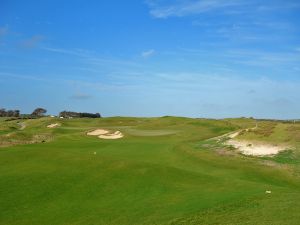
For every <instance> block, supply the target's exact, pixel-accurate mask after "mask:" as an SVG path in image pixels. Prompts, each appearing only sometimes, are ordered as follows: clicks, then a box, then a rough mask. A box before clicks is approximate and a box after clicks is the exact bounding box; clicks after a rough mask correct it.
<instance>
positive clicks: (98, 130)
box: [87, 129, 109, 136]
mask: <svg viewBox="0 0 300 225" xmlns="http://www.w3.org/2000/svg"><path fill="white" fill-rule="evenodd" d="M108 133H109V131H108V130H103V129H97V130H93V131H90V132H88V133H87V135H92V136H99V135H103V134H108Z"/></svg>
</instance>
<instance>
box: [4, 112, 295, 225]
mask: <svg viewBox="0 0 300 225" xmlns="http://www.w3.org/2000/svg"><path fill="white" fill-rule="evenodd" d="M16 122H17V121H15V122H13V121H11V122H2V121H1V124H0V130H1V129H3V130H6V131H7V132H8V133H10V132H11V133H15V135H16V136H15V138H14V139H15V140H16V141H18V140H24V141H25V140H26V139H28V140H31V138H32V137H33V136H34V135H40V134H48V135H50V136H51V141H49V142H46V143H41V142H39V143H34V144H22V142H21V141H20V142H19V143H18V144H19V145H16V146H10V147H3V148H0V224H3V225H4V224H5V225H10V224H11V225H25V224H26V225H27V224H28V225H29V224H30V225H35V224H36V225H40V224H43V225H47V224H49V225H55V224H58V225H69V224H72V225H73V224H74V225H81V224H84V225H92V224H151V225H152V224H228V225H229V224H234V225H236V224H251V225H254V224H272V225H273V224H275V225H276V224H278V225H279V224H298V221H300V215H299V213H297V212H299V211H300V204H299V202H300V180H299V173H297V169H298V168H299V166H298V164H297V163H290V164H288V165H289V167H277V166H270V165H264V164H262V163H261V160H262V159H256V158H254V157H245V156H242V155H234V156H232V155H227V154H222V155H221V154H219V153H218V151H216V150H215V149H219V150H220V149H222V145H220V144H218V143H215V142H213V141H206V139H208V138H212V137H215V136H219V135H222V134H224V133H227V132H231V131H233V130H238V129H240V128H246V127H247V125H249V126H248V127H253V124H254V125H255V121H253V120H250V119H229V120H205V119H189V118H179V117H163V118H126V117H117V118H103V119H70V120H60V119H55V118H43V119H38V120H27V121H25V122H26V126H27V127H26V128H25V129H24V130H22V131H20V130H14V129H11V128H7V127H10V126H11V125H13V124H14V123H16ZM55 122H59V123H60V124H61V127H58V128H55V129H47V128H46V126H47V125H48V124H51V123H55ZM7 123H12V124H7ZM15 125H16V124H14V125H13V126H15ZM281 126H282V125H278V124H277V125H276V126H275V128H273V130H272V131H273V133H271V134H270V135H269V136H268V137H267V138H270V139H271V138H274V139H276V134H274V132H275V131H276V132H284V133H285V134H286V135H287V136H291V135H293V137H294V136H297V135H298V133H297V129H295V128H289V126H294V125H292V124H285V125H284V126H283V127H281ZM286 126H287V127H286ZM94 128H111V129H119V130H121V131H122V132H124V134H125V137H124V138H122V139H118V140H101V139H98V138H96V137H91V136H86V135H85V133H86V131H88V130H91V129H94ZM277 128H278V131H277ZM16 129H18V128H17V126H16ZM132 130H134V132H138V131H141V133H142V135H140V136H136V135H133V134H130V132H128V133H126V131H132ZM166 131H176V133H175V132H174V133H168V134H167V135H158V136H157V135H155V136H154V135H152V134H162V133H164V132H166ZM6 134H7V133H6ZM6 134H0V138H4V136H5V135H6ZM145 134H148V135H145ZM149 134H151V135H149ZM251 135H252V134H251ZM255 135H256V136H257V137H260V138H266V136H264V135H260V134H255ZM249 138H253V137H252V136H251V137H250V136H249ZM289 143H293V144H295V145H297V144H298V139H296V138H295V139H292V140H291V141H289ZM95 152H96V154H94V153H95ZM278 157H279V159H283V158H285V159H286V161H289V162H291V161H294V160H296V159H297V157H296V158H292V157H291V155H290V153H287V155H282V156H278ZM280 157H281V158H280ZM276 163H285V162H281V161H280V160H278V161H277V162H276ZM266 190H271V191H272V194H270V195H266V194H265V191H266Z"/></svg>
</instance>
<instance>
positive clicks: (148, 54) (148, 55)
mask: <svg viewBox="0 0 300 225" xmlns="http://www.w3.org/2000/svg"><path fill="white" fill-rule="evenodd" d="M154 54H155V50H154V49H150V50H148V51H144V52H142V54H141V56H142V57H143V58H148V57H150V56H153V55H154Z"/></svg>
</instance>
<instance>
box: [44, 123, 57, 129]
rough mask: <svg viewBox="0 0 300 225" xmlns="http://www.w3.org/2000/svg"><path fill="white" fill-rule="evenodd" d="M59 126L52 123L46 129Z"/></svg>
mask: <svg viewBox="0 0 300 225" xmlns="http://www.w3.org/2000/svg"><path fill="white" fill-rule="evenodd" d="M59 126H60V124H59V123H52V124H49V125H48V126H47V128H55V127H59Z"/></svg>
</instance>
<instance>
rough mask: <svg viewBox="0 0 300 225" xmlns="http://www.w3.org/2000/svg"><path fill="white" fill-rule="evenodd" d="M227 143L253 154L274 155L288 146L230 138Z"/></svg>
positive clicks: (244, 152) (247, 153)
mask: <svg viewBox="0 0 300 225" xmlns="http://www.w3.org/2000/svg"><path fill="white" fill-rule="evenodd" d="M226 144H227V145H231V146H233V147H235V148H237V149H238V150H239V151H240V152H242V153H243V154H244V155H253V156H272V155H276V154H277V153H279V152H280V151H284V150H286V146H278V145H271V144H262V143H252V142H251V143H250V142H247V141H240V140H232V139H231V140H228V141H227V142H226Z"/></svg>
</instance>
